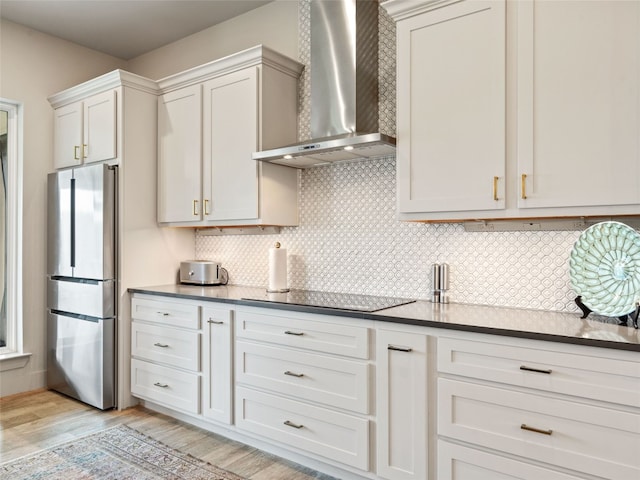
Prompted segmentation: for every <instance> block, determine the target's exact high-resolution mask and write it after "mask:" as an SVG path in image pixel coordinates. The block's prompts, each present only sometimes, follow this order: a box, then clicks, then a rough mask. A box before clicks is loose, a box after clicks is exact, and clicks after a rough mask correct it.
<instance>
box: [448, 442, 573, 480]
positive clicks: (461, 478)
mask: <svg viewBox="0 0 640 480" xmlns="http://www.w3.org/2000/svg"><path fill="white" fill-rule="evenodd" d="M580 478H582V477H575V476H573V475H568V474H566V473H560V472H556V471H554V470H549V469H548V468H544V467H538V466H536V465H530V464H528V463H525V462H520V461H518V460H513V459H510V458H505V457H501V456H499V455H493V454H491V453H486V452H482V451H480V450H475V449H473V448H468V447H463V446H462V445H455V444H452V443H449V442H444V441H442V440H441V441H439V442H438V480H480V479H487V480H489V479H491V480H494V479H500V480H580Z"/></svg>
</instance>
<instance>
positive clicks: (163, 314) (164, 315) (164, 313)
mask: <svg viewBox="0 0 640 480" xmlns="http://www.w3.org/2000/svg"><path fill="white" fill-rule="evenodd" d="M156 313H157V314H158V315H162V316H163V317H168V316H169V314H168V313H167V312H156Z"/></svg>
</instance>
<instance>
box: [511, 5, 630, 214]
mask: <svg viewBox="0 0 640 480" xmlns="http://www.w3.org/2000/svg"><path fill="white" fill-rule="evenodd" d="M577 19H579V21H578V20H577ZM517 30H518V43H517V47H516V48H517V98H516V101H517V105H518V109H517V125H518V130H517V139H518V156H517V158H518V178H519V179H520V191H519V195H518V207H519V208H523V209H529V208H539V207H581V206H599V205H609V206H613V205H632V204H635V205H638V204H640V143H639V142H638V136H639V135H640V101H639V100H638V98H639V97H640V2H624V1H617V2H616V1H609V2H607V1H599V2H569V1H564V2H547V1H539V0H535V1H524V2H517ZM637 211H638V209H637V208H636V212H637Z"/></svg>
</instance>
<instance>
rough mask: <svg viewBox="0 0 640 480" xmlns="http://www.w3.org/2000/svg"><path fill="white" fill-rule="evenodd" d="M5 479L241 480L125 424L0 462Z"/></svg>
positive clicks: (0, 472) (2, 476)
mask: <svg viewBox="0 0 640 480" xmlns="http://www.w3.org/2000/svg"><path fill="white" fill-rule="evenodd" d="M0 478H6V479H11V480H27V479H29V480H39V479H43V480H44V479H47V480H50V479H64V480H85V479H86V480H90V479H91V480H98V479H99V480H151V479H154V480H155V479H171V480H182V479H184V480H197V479H202V480H205V479H206V480H243V478H242V477H239V476H238V475H236V474H234V473H231V472H228V471H226V470H223V469H222V468H219V467H216V466H214V465H211V464H209V463H207V462H204V461H202V460H199V459H197V458H195V457H192V456H191V455H188V454H185V453H182V452H179V451H177V450H174V449H173V448H169V447H167V446H166V445H164V444H163V443H161V442H158V441H157V440H154V439H153V438H149V437H147V436H146V435H143V434H142V433H140V432H138V431H136V430H133V429H132V428H129V427H127V426H125V425H120V426H117V427H113V428H110V429H108V430H104V431H102V432H98V433H94V434H93V435H88V436H86V437H83V438H79V439H77V440H72V441H70V442H67V443H63V444H61V445H57V446H55V447H52V448H49V449H47V450H43V451H40V452H38V453H35V454H32V455H28V456H26V457H22V458H19V459H17V460H13V461H10V462H7V463H3V464H0Z"/></svg>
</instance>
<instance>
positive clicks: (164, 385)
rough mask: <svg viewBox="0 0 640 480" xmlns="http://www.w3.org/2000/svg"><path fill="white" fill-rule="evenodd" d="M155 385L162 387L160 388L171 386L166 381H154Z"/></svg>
mask: <svg viewBox="0 0 640 480" xmlns="http://www.w3.org/2000/svg"><path fill="white" fill-rule="evenodd" d="M154 385H155V386H156V387H160V388H169V385H167V384H166V383H160V382H156V383H154Z"/></svg>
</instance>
